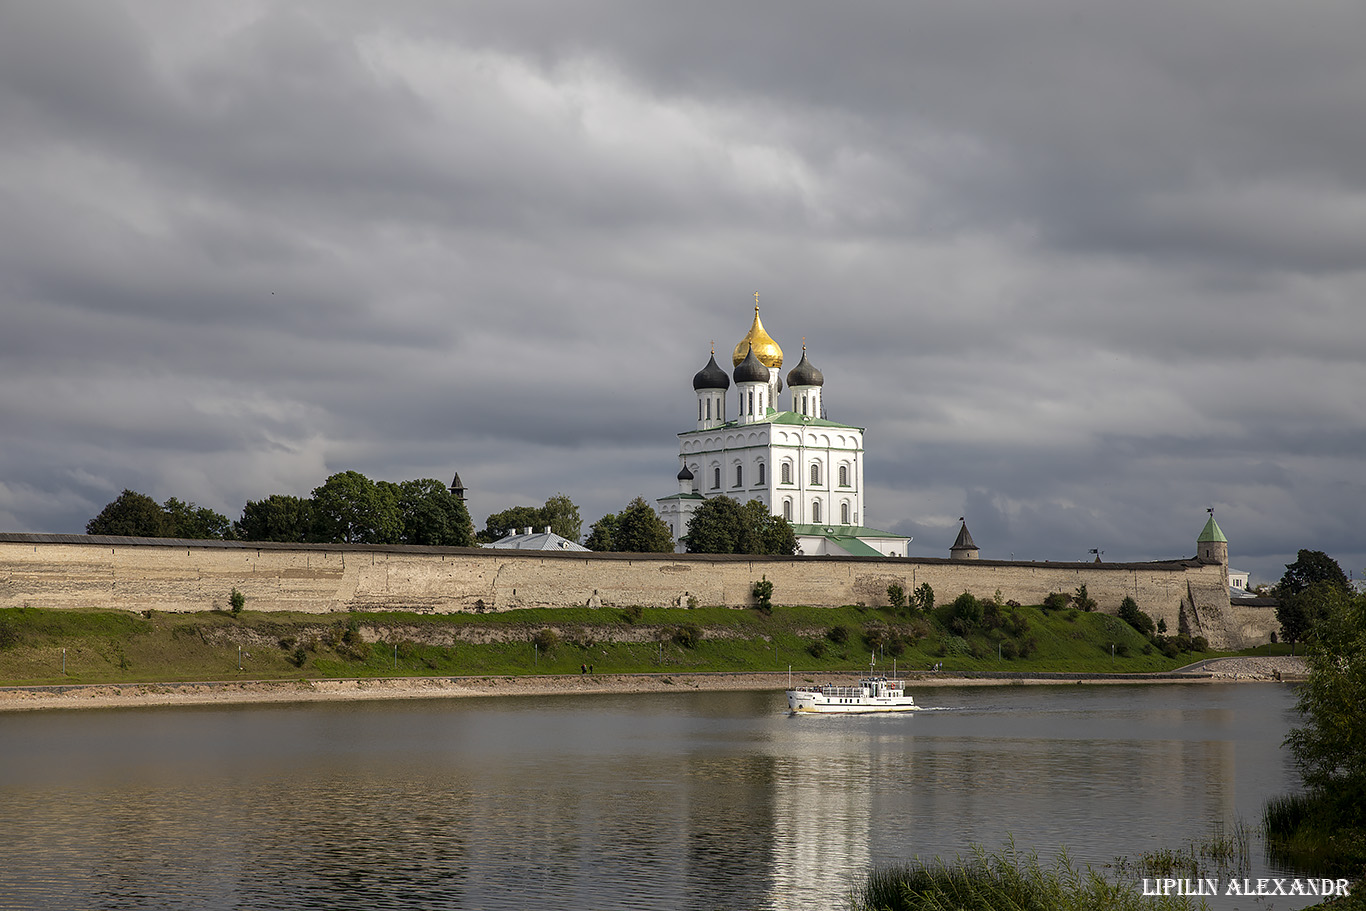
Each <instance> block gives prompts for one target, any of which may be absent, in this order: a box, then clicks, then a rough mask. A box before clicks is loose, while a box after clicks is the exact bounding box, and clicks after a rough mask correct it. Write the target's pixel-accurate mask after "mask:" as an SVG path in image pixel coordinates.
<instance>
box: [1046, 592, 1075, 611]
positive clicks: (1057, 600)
mask: <svg viewBox="0 0 1366 911" xmlns="http://www.w3.org/2000/svg"><path fill="white" fill-rule="evenodd" d="M1071 600H1072V599H1071V598H1069V597H1068V596H1067V595H1064V594H1063V593H1062V592H1049V593H1048V596H1047V597H1045V598H1044V599H1043V609H1044V610H1062V609H1063V608H1064V607H1066V606H1067V605H1068V603H1069V602H1070V601H1071Z"/></svg>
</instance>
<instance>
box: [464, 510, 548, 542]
mask: <svg viewBox="0 0 1366 911" xmlns="http://www.w3.org/2000/svg"><path fill="white" fill-rule="evenodd" d="M544 525H545V522H544V521H542V518H541V510H540V508H539V507H536V506H513V507H511V508H509V509H505V510H503V511H502V512H495V513H494V514H493V515H491V516H489V517H488V518H487V519H485V520H484V530H483V531H481V532H479V534H477V535H476V536H475V537H476V538H478V540H479V542H480V543H481V544H492V543H493V542H494V541H497V540H500V539H502V538H506V537H507V536H508V535H513V534H517V533H519V532H520V531H521V530H522V529H523V528H535V529H538V530H539V529H540V528H542V527H543V526H544Z"/></svg>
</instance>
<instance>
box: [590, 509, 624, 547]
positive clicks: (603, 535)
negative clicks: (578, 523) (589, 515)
mask: <svg viewBox="0 0 1366 911" xmlns="http://www.w3.org/2000/svg"><path fill="white" fill-rule="evenodd" d="M583 546H584V547H586V548H588V549H589V550H596V551H600V552H601V551H613V550H617V514H616V513H614V512H609V513H608V514H607V515H605V516H603V517H602V518H601V519H598V521H596V522H594V523H593V524H592V525H591V526H590V527H589V529H588V537H587V538H585V539H584V542H583Z"/></svg>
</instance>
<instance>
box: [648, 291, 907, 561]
mask: <svg viewBox="0 0 1366 911" xmlns="http://www.w3.org/2000/svg"><path fill="white" fill-rule="evenodd" d="M731 364H732V366H733V367H734V368H735V369H734V373H733V376H734V378H735V393H736V396H735V400H734V401H735V412H734V417H733V418H732V417H730V416H729V409H728V407H727V393H728V391H729V389H730V384H731V377H730V376H727V374H726V372H725V371H724V370H722V369H721V367H720V366H719V365H718V364H717V363H716V351H715V349H714V348H713V350H712V356H711V360H709V361H708V362H707V366H705V367H703V368H702V370H701V371H699V372H698V373H697V375H696V376H694V377H693V381H692V386H693V390H694V391H695V392H696V393H697V427H696V429H694V430H688V431H684V432H683V433H680V434H679V435H678V440H679V456H680V459H681V461H682V463H683V467H682V469H681V470H680V471H679V472H678V493H675V494H671V495H670V496H667V497H660V498H659V499H658V500H656V501H655V502H656V503H657V507H656V508H657V509H658V511H659V514H660V516H661V517H662V518H663V519H664V521H665V522H667V523H668V525H669V529H670V530H671V531H672V532H673V536H674V550H675V551H677V552H680V553H681V552H682V551H683V550H684V549H685V548H684V545H683V543H682V541H681V538H682V537H683V536H684V535H685V534H687V531H688V520H689V519H690V518H692V514H693V512H694V511H695V510H696V509H697V506H698V504H699V503H701V502H702V501H704V500H706V499H707V498H708V497H718V496H728V497H731V498H732V499H735V500H739V501H740V502H741V503H744V502H746V501H748V500H758V501H760V502H761V503H763V504H764V505H765V506H767V507H768V509H769V510H770V511H771V512H772V513H773V514H774V515H776V516H782V517H783V518H784V519H786V520H787V521H788V522H790V523H792V527H793V530H794V531H795V532H796V534H797V546H798V552H799V553H801V554H804V555H807V556H817V555H822V554H834V555H856V556H879V555H880V556H887V557H903V556H906V555H907V547H908V546H909V544H910V539H909V538H907V537H906V536H904V535H896V534H893V533H891V532H886V531H878V530H877V529H874V528H867V527H865V526H864V525H862V524H861V523H862V522H863V516H864V497H863V428H862V427H852V426H850V425H848V424H837V423H835V422H834V421H829V420H826V419H825V409H824V408H823V407H822V406H821V391H822V389H823V388H824V386H825V377H824V376H822V375H821V372H820V371H819V370H817V369H816V368H815V367H814V366H813V365H812V363H811V362H810V361H809V360H807V357H806V346H805V345H803V346H802V359H801V360H800V361H799V362H798V363H797V366H796V367H793V368H792V370H790V371H788V374H787V387H788V392H789V393H790V397H789V398H788V400H787V401H788V403H789V404H790V406H791V407H790V408H789V409H788V410H786V411H784V410H782V408H781V404H780V401H779V396H780V395H781V394H782V392H783V381H782V378H781V375H780V373H779V369H780V368H781V367H782V366H783V350H782V349H781V348H779V347H778V343H777V342H775V341H774V340H773V339H772V338H770V337H769V334H768V333H767V332H765V331H764V324H763V323H762V322H760V321H759V307H758V306H757V305H756V306H755V307H754V324H753V325H752V326H750V328H749V332H748V333H747V334H746V335H745V337H744V338H742V339H740V343H739V344H737V345H736V346H735V351H734V353H733V354H732V356H731Z"/></svg>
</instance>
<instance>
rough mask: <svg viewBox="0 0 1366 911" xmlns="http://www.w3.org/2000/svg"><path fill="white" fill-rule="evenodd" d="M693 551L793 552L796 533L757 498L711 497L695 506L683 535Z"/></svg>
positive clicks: (690, 551) (795, 549) (713, 552)
mask: <svg viewBox="0 0 1366 911" xmlns="http://www.w3.org/2000/svg"><path fill="white" fill-rule="evenodd" d="M684 542H685V543H686V544H687V547H688V552H689V553H694V554H789V555H790V554H794V553H796V552H797V535H796V533H795V532H794V531H793V530H792V526H791V525H790V524H788V522H787V520H786V519H784V518H783V517H782V516H775V515H773V514H772V513H770V512H769V511H768V507H766V506H764V504H763V503H761V502H760V501H759V500H750V501H749V502H748V503H745V504H744V505H741V504H740V503H739V502H737V501H735V500H733V499H731V498H730V497H712V498H710V499H708V500H707V501H706V502H704V503H702V504H701V505H699V506H698V507H697V510H696V511H695V512H694V513H693V515H692V518H691V519H689V520H688V533H687V534H686V535H685V536H684Z"/></svg>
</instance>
